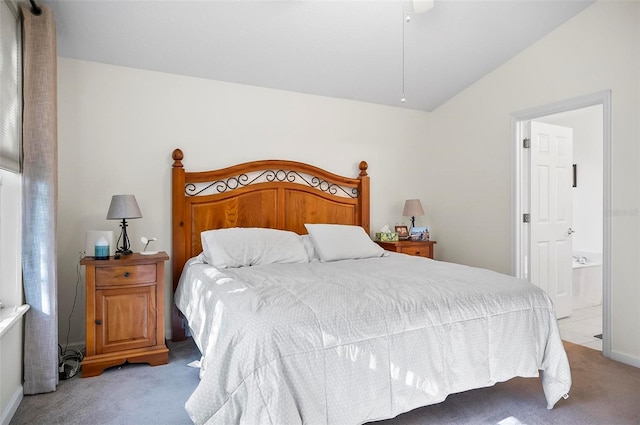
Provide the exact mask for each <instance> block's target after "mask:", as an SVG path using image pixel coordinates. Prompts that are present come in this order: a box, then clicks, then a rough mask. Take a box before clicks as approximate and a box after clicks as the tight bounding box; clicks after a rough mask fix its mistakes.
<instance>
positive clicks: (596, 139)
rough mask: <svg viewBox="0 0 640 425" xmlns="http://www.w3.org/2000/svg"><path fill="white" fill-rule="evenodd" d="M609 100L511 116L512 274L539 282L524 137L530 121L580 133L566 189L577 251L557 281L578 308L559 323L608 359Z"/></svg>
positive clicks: (589, 99) (606, 95)
mask: <svg viewBox="0 0 640 425" xmlns="http://www.w3.org/2000/svg"><path fill="white" fill-rule="evenodd" d="M610 102H611V93H610V92H609V91H606V92H600V93H596V94H594V95H590V96H585V97H581V98H576V99H571V100H568V101H564V102H559V103H556V104H552V105H546V106H542V107H539V108H535V109H530V110H526V111H521V112H518V113H514V114H513V137H514V146H515V148H514V182H515V184H514V193H513V200H514V202H513V236H514V237H513V239H512V240H513V250H512V252H513V258H512V264H513V273H514V275H516V276H518V277H521V278H525V279H528V280H531V281H532V282H533V281H534V280H535V279H536V278H535V276H534V278H533V279H532V276H531V275H532V273H531V271H532V270H537V269H538V268H539V267H540V266H539V264H537V263H536V262H537V261H538V259H537V256H536V252H535V250H534V249H532V248H531V247H532V246H535V243H533V242H535V241H533V239H532V233H531V229H532V228H533V227H534V224H533V223H531V224H530V223H528V221H529V218H530V216H525V214H529V213H530V212H531V211H532V210H534V211H535V209H536V207H537V205H536V203H537V202H538V199H537V198H536V197H535V196H534V197H533V198H532V196H531V193H532V184H531V179H530V176H531V172H532V171H531V168H530V166H531V165H530V163H531V157H532V155H531V154H530V151H529V150H528V148H529V145H528V143H530V142H527V144H525V143H523V139H524V138H526V137H527V136H528V135H529V134H530V133H531V123H532V121H536V122H539V123H545V125H548V124H551V125H555V126H562V127H568V128H571V129H573V131H574V138H573V139H574V143H573V157H574V159H573V162H574V163H575V164H576V165H575V166H574V167H573V170H572V173H571V174H572V176H571V178H572V181H573V180H574V177H575V182H574V183H575V185H576V187H572V188H571V190H570V192H569V194H568V196H569V197H570V198H571V209H572V210H573V212H572V213H571V214H570V217H569V219H570V227H568V231H569V235H570V236H571V242H572V244H573V248H572V250H571V251H570V252H565V253H564V254H563V255H564V256H566V257H568V258H567V259H566V260H567V263H566V264H568V265H569V267H571V266H575V268H573V269H572V271H570V272H569V274H564V275H562V276H560V277H558V279H559V280H562V281H563V282H564V283H565V286H569V285H568V282H567V280H570V281H571V282H570V287H571V290H572V292H573V293H572V294H570V295H569V296H570V298H571V300H572V304H573V305H572V308H571V309H570V310H569V313H566V312H565V313H564V314H563V315H566V316H568V317H567V318H565V319H561V320H559V322H558V323H559V325H560V329H561V334H563V335H562V336H563V339H565V340H567V341H570V342H574V343H578V344H583V345H585V346H589V347H590V348H595V349H599V348H601V349H602V352H603V354H604V355H605V356H610V335H611V332H610V313H609V299H610V298H609V287H610V286H609V284H610V279H609V267H610V255H609V253H610V249H609V246H610V244H609V240H610V239H609V238H610V231H609V229H610V224H609V222H608V220H609V218H608V217H607V216H606V215H604V211H605V210H607V209H608V208H609V199H610V191H609V181H610V165H609V164H610V128H611V126H610ZM525 146H526V147H525ZM573 171H575V174H574V173H573ZM534 186H535V185H534ZM533 190H534V191H535V187H533ZM525 221H527V223H525ZM574 231H575V234H573V235H571V233H573V232H574ZM573 260H575V261H573ZM532 262H533V263H532ZM534 275H535V274H534ZM566 276H569V277H568V278H567V277H566ZM534 283H537V282H534ZM540 286H542V285H540ZM545 289H546V288H545ZM550 295H551V297H552V298H553V295H552V294H550ZM596 336H598V337H601V338H602V339H601V340H599V339H597V338H596Z"/></svg>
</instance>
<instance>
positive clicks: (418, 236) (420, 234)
mask: <svg viewBox="0 0 640 425" xmlns="http://www.w3.org/2000/svg"><path fill="white" fill-rule="evenodd" d="M409 237H410V238H411V240H414V241H428V240H429V229H427V227H426V226H423V227H417V226H416V227H412V228H411V230H410V232H409Z"/></svg>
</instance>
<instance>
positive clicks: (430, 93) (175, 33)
mask: <svg viewBox="0 0 640 425" xmlns="http://www.w3.org/2000/svg"><path fill="white" fill-rule="evenodd" d="M39 2H41V3H43V4H47V5H48V6H49V7H50V8H51V9H52V10H53V13H54V16H55V18H56V22H57V33H58V55H59V56H62V57H68V58H74V59H82V60H88V61H95V62H101V63H106V64H113V65H121V66H126V67H133V68H140V69H147V70H154V71H160V72H167V73H173V74H181V75H188V76H194V77H200V78H207V79H214V80H220V81H226V82H233V83H240V84H247V85H253V86H259V87H268V88H274V89H281V90H289V91H295V92H301V93H308V94H315V95H321V96H330V97H336V98H344V99H352V100H358V101H363V102H371V103H377V104H383V105H391V106H397V107H403V108H410V109H417V110H423V111H432V110H434V109H435V108H437V107H438V106H439V105H441V104H443V103H444V102H446V101H447V100H448V99H450V98H451V97H453V96H455V95H456V94H458V93H460V92H461V91H462V90H464V89H465V88H466V87H468V86H469V85H471V84H473V83H474V82H475V81H477V80H479V79H480V78H482V77H483V76H484V75H486V74H488V73H489V72H491V71H492V70H494V69H496V68H497V67H499V66H500V65H501V64H503V63H504V62H506V61H508V60H509V59H510V58H512V57H513V56H515V55H516V54H517V53H519V52H520V51H522V50H524V49H525V48H527V47H528V46H530V45H531V44H532V43H534V42H535V41H537V40H539V39H540V38H541V37H543V36H544V35H545V34H547V33H549V32H550V31H552V30H554V29H555V28H557V27H558V26H559V25H561V24H562V23H564V22H566V21H567V20H569V19H570V18H571V17H573V16H574V15H576V14H577V13H579V12H580V11H581V10H583V9H584V8H586V7H588V6H589V5H590V4H591V3H592V2H593V0H570V1H564V0H554V1H542V0H526V1H523V0H506V1H504V0H503V1H488V0H486V1H483V0H473V1H452V0H436V1H435V3H434V7H433V8H431V9H430V10H428V11H427V12H424V13H414V10H413V3H412V2H411V1H392V0H385V1H373V0H335V1H324V0H284V1H275V0H261V1H247V0H235V1H220V0H200V1H188V0H162V1H160V0H158V1H148V0H147V1H137V0H119V1H113V0H109V1H107V0H46V1H45V0H39ZM407 13H409V14H410V17H411V19H410V22H406V18H405V17H406V14H407ZM403 87H404V97H405V98H406V102H404V103H402V102H401V101H400V99H401V98H402V97H403Z"/></svg>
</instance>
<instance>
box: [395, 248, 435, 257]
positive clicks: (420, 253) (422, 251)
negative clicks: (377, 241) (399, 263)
mask: <svg viewBox="0 0 640 425" xmlns="http://www.w3.org/2000/svg"><path fill="white" fill-rule="evenodd" d="M400 252H401V253H403V254H409V255H415V256H417V257H427V258H431V257H432V256H433V255H432V254H431V247H430V246H428V245H427V246H403V247H401V248H400Z"/></svg>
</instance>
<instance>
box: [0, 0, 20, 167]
mask: <svg viewBox="0 0 640 425" xmlns="http://www.w3.org/2000/svg"><path fill="white" fill-rule="evenodd" d="M20 29H21V26H20V16H19V14H18V9H17V6H16V3H15V2H14V1H13V0H2V1H0V168H3V169H5V170H9V171H14V172H20V159H21V158H20V156H21V149H20V140H21V138H22V135H21V133H22V130H21V122H22V104H21V103H22V102H21V100H22V82H21V76H22V71H21V68H22V58H21V54H20V53H21V51H20V50H21V49H20V37H21V30H20Z"/></svg>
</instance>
